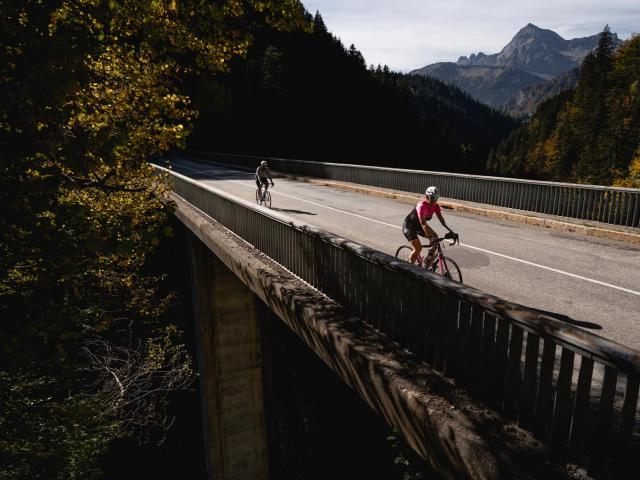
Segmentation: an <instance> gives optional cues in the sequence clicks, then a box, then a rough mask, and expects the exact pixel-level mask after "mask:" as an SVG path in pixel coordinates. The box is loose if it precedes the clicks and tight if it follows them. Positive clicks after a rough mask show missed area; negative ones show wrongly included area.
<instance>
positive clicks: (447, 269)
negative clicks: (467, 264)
mask: <svg viewBox="0 0 640 480" xmlns="http://www.w3.org/2000/svg"><path fill="white" fill-rule="evenodd" d="M442 260H444V265H443V267H444V268H443V269H441V268H440V259H439V258H436V261H435V262H433V265H432V266H431V268H430V269H429V270H431V271H432V272H435V273H438V274H441V275H444V276H445V277H447V278H450V279H451V280H453V281H454V282H459V283H462V272H461V271H460V267H458V264H457V263H456V262H454V261H453V260H451V259H450V258H448V257H442Z"/></svg>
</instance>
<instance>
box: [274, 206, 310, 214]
mask: <svg viewBox="0 0 640 480" xmlns="http://www.w3.org/2000/svg"><path fill="white" fill-rule="evenodd" d="M271 210H275V211H276V212H281V213H297V214H299V215H317V213H312V212H305V211H304V210H291V209H287V208H276V207H271Z"/></svg>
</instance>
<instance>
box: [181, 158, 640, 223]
mask: <svg viewBox="0 0 640 480" xmlns="http://www.w3.org/2000/svg"><path fill="white" fill-rule="evenodd" d="M191 153H192V154H194V155H197V156H198V157H199V158H203V159H208V160H214V161H220V162H225V163H232V164H236V165H240V166H244V167H253V168H256V167H257V165H258V164H259V163H260V161H261V160H268V161H269V167H270V168H272V169H273V170H275V171H280V172H283V173H288V174H293V175H302V176H307V177H317V178H323V179H328V180H337V181H342V182H353V183H358V184H361V185H370V186H374V187H381V188H390V189H393V190H400V191H404V192H412V193H420V194H422V193H424V190H425V188H426V186H428V185H437V186H438V188H439V189H440V195H441V196H443V197H446V198H451V199H457V200H465V201H470V202H477V203H484V204H487V205H496V206H500V207H506V208H514V209H518V210H525V211H529V212H538V213H545V214H549V215H557V216H561V217H569V218H575V219H581V220H593V221H597V222H603V223H609V224H613V225H623V226H629V227H639V226H640V189H636V188H617V187H603V186H598V185H581V184H575V183H558V182H542V181H535V180H521V179H515V178H503V177H489V176H481V175H465V174H457V173H444V172H430V171H425V170H405V169H398V168H385V167H372V166H361V165H348V164H340V163H324V162H312V161H306V160H291V159H284V158H270V157H256V156H250V155H232V154H223V153H209V152H191Z"/></svg>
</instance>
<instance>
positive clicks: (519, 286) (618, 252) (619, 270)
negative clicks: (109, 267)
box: [172, 159, 640, 350]
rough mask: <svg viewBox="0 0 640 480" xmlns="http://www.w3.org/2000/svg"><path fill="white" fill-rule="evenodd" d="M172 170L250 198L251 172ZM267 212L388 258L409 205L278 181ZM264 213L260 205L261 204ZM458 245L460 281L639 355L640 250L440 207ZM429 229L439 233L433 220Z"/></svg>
mask: <svg viewBox="0 0 640 480" xmlns="http://www.w3.org/2000/svg"><path fill="white" fill-rule="evenodd" d="M172 168H173V170H175V171H177V172H179V173H182V174H184V175H187V176H189V177H192V178H196V179H198V181H200V182H202V183H205V184H207V185H211V186H213V187H215V188H217V189H220V190H222V191H224V192H228V193H231V194H232V195H234V196H236V197H240V198H243V199H246V200H248V201H254V199H255V189H256V186H255V183H254V180H253V173H249V172H247V171H240V170H233V169H229V168H226V167H221V166H217V165H211V164H205V163H200V162H193V161H188V160H177V159H175V160H173V161H172ZM271 194H272V209H273V210H275V211H279V212H280V213H281V214H285V215H287V216H290V217H292V218H295V219H297V220H298V221H301V222H304V223H308V224H311V225H314V226H316V227H319V228H323V229H325V230H328V231H331V232H333V233H336V234H338V235H341V236H343V237H345V238H349V239H351V240H355V241H356V242H359V243H362V244H365V245H368V246H370V247H373V248H375V249H378V250H381V251H383V252H385V253H388V254H390V255H394V254H395V251H396V249H397V248H398V246H400V245H402V244H405V243H407V242H406V239H405V238H404V236H403V235H402V231H401V225H402V221H403V220H404V217H405V216H406V215H407V213H409V211H410V210H411V206H410V205H407V204H403V203H400V202H397V201H395V200H391V199H386V198H378V197H372V196H368V195H365V194H361V193H354V192H346V191H343V190H339V189H335V188H330V187H324V186H318V185H311V184H307V183H302V182H297V181H294V180H288V179H284V178H276V179H275V188H274V189H272V190H271ZM262 208H264V207H262ZM443 214H444V217H445V220H446V222H447V224H448V225H449V226H450V227H451V228H452V229H453V230H454V231H456V232H457V233H459V234H460V239H461V245H460V246H458V245H456V246H453V247H448V248H447V249H446V251H445V255H447V256H449V257H451V258H453V259H454V260H455V261H456V262H457V263H458V265H460V268H461V269H462V275H463V278H464V283H466V284H468V285H471V286H473V287H475V288H478V289H479V290H482V291H484V292H487V293H491V294H493V295H496V296H498V297H501V298H503V299H505V300H509V301H512V302H516V303H519V304H521V305H526V306H528V307H533V308H537V309H540V310H543V311H545V312H549V313H552V314H554V315H558V316H560V317H561V318H563V319H565V320H566V321H568V322H571V323H573V324H576V325H578V326H581V327H585V328H588V329H589V330H590V331H592V332H594V333H597V334H598V335H602V336H604V337H607V338H609V339H611V340H614V341H616V342H619V343H622V344H624V345H627V346H629V347H631V348H635V349H637V350H640V249H638V248H637V247H632V246H629V245H626V244H624V243H621V242H615V241H609V240H602V239H596V238H591V237H585V236H583V235H579V234H575V233H570V232H566V233H565V232H558V231H554V230H548V229H544V228H541V227H536V226H530V225H524V224H519V223H512V222H509V221H500V220H496V219H491V218H487V217H480V216H475V215H471V214H464V213H456V212H451V211H447V210H443ZM430 223H431V226H432V227H434V228H435V230H436V231H437V232H439V233H444V232H445V231H446V230H445V229H444V228H443V227H442V226H441V225H440V224H439V222H438V221H437V219H435V217H434V220H433V221H432V222H430Z"/></svg>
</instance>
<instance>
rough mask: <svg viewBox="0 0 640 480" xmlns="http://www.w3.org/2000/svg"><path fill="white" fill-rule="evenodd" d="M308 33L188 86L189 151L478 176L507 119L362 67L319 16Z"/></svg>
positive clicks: (265, 37) (262, 40) (264, 36)
mask: <svg viewBox="0 0 640 480" xmlns="http://www.w3.org/2000/svg"><path fill="white" fill-rule="evenodd" d="M308 20H309V22H310V24H311V25H312V28H310V29H309V31H306V32H305V31H301V30H299V31H297V32H294V33H288V34H283V33H276V32H273V31H269V30H264V31H262V32H261V33H260V34H259V35H258V36H257V38H256V41H255V44H254V47H253V48H252V50H251V51H250V54H249V56H248V58H247V59H245V60H240V61H237V62H235V63H234V64H233V65H231V69H230V72H229V74H227V75H226V76H224V77H216V80H215V81H214V80H212V79H210V78H197V79H195V80H194V81H193V82H192V85H191V88H192V89H193V90H194V91H195V92H196V94H195V95H194V97H195V102H196V106H197V108H198V109H199V110H200V112H201V116H200V118H199V120H198V122H197V124H196V127H195V134H194V135H193V137H192V138H191V141H190V147H191V148H197V149H204V150H209V151H227V152H241V153H254V154H262V155H274V156H284V157H292V158H303V159H310V160H323V161H335V162H345V163H362V164H364V163H366V164H377V165H386V166H396V167H408V168H420V169H437V170H448V171H459V172H482V171H483V170H484V166H485V159H486V155H487V154H488V152H489V150H490V149H491V148H492V146H495V145H496V144H497V143H498V141H499V140H500V139H501V138H504V137H505V136H506V135H507V134H508V133H509V132H510V130H511V129H512V128H513V126H514V122H513V120H511V119H509V118H508V117H506V116H504V115H502V114H499V113H497V112H495V111H492V110H491V109H489V108H487V107H486V106H484V105H481V104H479V103H478V102H476V101H474V100H472V99H471V98H469V97H468V96H467V95H466V94H463V93H462V92H461V91H460V90H458V89H457V88H455V87H449V86H446V85H445V84H443V83H441V82H439V81H437V80H433V79H426V78H419V77H415V76H405V75H402V74H398V73H393V72H390V71H389V70H388V68H386V67H385V68H381V67H378V68H374V67H373V66H371V67H370V68H367V67H366V64H365V61H364V58H363V57H362V55H361V54H360V52H359V51H358V50H357V49H355V47H353V46H351V48H349V49H346V48H345V47H344V46H343V45H342V43H341V42H340V41H339V40H338V39H336V38H335V37H334V36H333V35H332V34H331V33H329V32H328V31H327V29H326V27H325V25H324V23H323V21H322V19H321V17H320V16H319V15H316V17H315V18H313V17H311V16H309V17H308Z"/></svg>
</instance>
